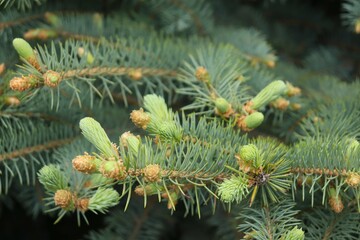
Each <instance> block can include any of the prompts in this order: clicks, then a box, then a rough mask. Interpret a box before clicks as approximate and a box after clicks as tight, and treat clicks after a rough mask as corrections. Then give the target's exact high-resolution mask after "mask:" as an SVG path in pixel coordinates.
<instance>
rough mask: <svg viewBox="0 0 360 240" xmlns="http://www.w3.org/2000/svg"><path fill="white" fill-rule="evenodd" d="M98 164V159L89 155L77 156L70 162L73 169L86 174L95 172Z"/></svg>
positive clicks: (99, 161)
mask: <svg viewBox="0 0 360 240" xmlns="http://www.w3.org/2000/svg"><path fill="white" fill-rule="evenodd" d="M100 164H101V160H100V159H97V158H96V157H94V156H90V155H79V156H76V157H75V158H74V159H73V160H72V165H73V168H74V169H76V170H77V171H79V172H82V173H86V174H89V173H95V172H97V171H98V169H99V167H100Z"/></svg>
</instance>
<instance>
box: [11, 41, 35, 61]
mask: <svg viewBox="0 0 360 240" xmlns="http://www.w3.org/2000/svg"><path fill="white" fill-rule="evenodd" d="M13 46H14V48H15V50H16V51H17V53H18V54H19V56H20V57H23V58H25V59H29V58H32V57H35V55H34V51H33V49H32V47H31V46H30V44H29V43H28V42H27V41H25V40H24V39H22V38H15V39H14V40H13Z"/></svg>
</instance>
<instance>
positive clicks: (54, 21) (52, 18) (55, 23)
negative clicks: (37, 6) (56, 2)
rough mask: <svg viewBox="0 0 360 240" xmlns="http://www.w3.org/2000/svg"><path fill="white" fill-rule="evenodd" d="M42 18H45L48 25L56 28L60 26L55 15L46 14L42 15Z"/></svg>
mask: <svg viewBox="0 0 360 240" xmlns="http://www.w3.org/2000/svg"><path fill="white" fill-rule="evenodd" d="M44 17H45V21H46V22H48V23H50V24H51V25H52V26H54V27H58V26H60V24H61V21H60V19H59V17H58V16H57V15H55V14H54V13H51V12H46V13H45V14H44Z"/></svg>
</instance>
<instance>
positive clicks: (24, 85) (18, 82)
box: [9, 77, 31, 92]
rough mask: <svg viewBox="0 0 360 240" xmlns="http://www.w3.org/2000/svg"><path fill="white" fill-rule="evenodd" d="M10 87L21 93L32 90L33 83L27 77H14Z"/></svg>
mask: <svg viewBox="0 0 360 240" xmlns="http://www.w3.org/2000/svg"><path fill="white" fill-rule="evenodd" d="M9 85H10V88H11V89H12V90H14V91H20V92H23V91H25V90H28V89H30V88H31V83H30V81H29V79H28V78H26V77H14V78H13V79H11V80H10V83H9Z"/></svg>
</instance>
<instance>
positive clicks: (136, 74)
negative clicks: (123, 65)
mask: <svg viewBox="0 0 360 240" xmlns="http://www.w3.org/2000/svg"><path fill="white" fill-rule="evenodd" d="M128 76H129V78H131V79H132V80H134V81H139V80H141V78H142V77H143V75H142V72H141V68H137V69H132V70H130V71H129V73H128Z"/></svg>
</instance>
